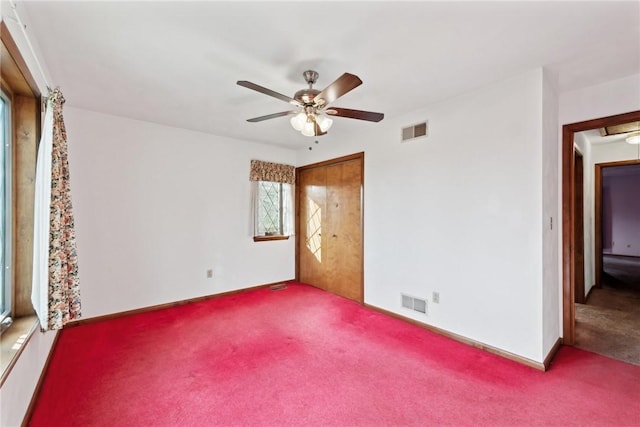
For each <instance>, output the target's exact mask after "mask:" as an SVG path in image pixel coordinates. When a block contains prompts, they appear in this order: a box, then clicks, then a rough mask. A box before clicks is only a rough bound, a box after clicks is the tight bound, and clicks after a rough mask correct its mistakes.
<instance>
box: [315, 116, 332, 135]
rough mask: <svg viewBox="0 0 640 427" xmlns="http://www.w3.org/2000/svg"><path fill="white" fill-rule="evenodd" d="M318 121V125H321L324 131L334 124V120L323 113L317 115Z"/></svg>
mask: <svg viewBox="0 0 640 427" xmlns="http://www.w3.org/2000/svg"><path fill="white" fill-rule="evenodd" d="M316 121H317V122H318V126H320V130H321V131H322V132H326V131H328V130H329V128H330V127H331V125H332V124H333V120H331V119H330V118H329V117H326V116H323V115H318V116H316Z"/></svg>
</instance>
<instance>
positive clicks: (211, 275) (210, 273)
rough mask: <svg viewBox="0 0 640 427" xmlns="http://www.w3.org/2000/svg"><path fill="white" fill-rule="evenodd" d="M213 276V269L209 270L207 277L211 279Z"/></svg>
mask: <svg viewBox="0 0 640 427" xmlns="http://www.w3.org/2000/svg"><path fill="white" fill-rule="evenodd" d="M212 277H213V270H211V269H209V270H207V279H211V278H212Z"/></svg>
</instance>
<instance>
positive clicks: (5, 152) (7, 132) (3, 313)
mask: <svg viewBox="0 0 640 427" xmlns="http://www.w3.org/2000/svg"><path fill="white" fill-rule="evenodd" d="M0 126H1V127H2V128H1V129H0V145H1V146H2V147H1V149H0V223H1V224H2V228H1V229H0V268H2V271H0V285H1V290H0V332H1V331H3V330H4V329H5V328H7V327H9V326H10V325H11V322H12V320H11V293H12V292H11V290H12V288H13V281H12V280H11V276H12V274H11V128H10V126H11V104H10V101H9V97H7V96H6V95H5V93H4V92H0Z"/></svg>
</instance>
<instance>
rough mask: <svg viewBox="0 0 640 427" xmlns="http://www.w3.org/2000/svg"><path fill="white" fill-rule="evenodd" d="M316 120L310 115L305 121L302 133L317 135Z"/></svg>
mask: <svg viewBox="0 0 640 427" xmlns="http://www.w3.org/2000/svg"><path fill="white" fill-rule="evenodd" d="M314 124H315V122H314V120H313V117H311V116H309V117H308V118H307V121H306V122H305V123H304V126H302V131H301V132H302V134H303V135H304V136H315V135H316V132H315V128H314Z"/></svg>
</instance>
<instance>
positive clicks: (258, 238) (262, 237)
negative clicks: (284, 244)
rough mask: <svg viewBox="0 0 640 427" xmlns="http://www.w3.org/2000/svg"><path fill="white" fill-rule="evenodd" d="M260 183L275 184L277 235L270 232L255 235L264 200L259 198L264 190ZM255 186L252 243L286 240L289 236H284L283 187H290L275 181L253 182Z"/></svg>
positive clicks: (258, 226)
mask: <svg viewBox="0 0 640 427" xmlns="http://www.w3.org/2000/svg"><path fill="white" fill-rule="evenodd" d="M262 183H270V184H275V185H277V186H278V228H279V230H278V231H277V233H274V234H271V233H270V232H267V231H264V234H255V233H257V232H258V231H259V230H260V224H261V222H260V218H261V215H260V211H261V207H262V206H263V205H262V201H263V200H264V198H263V197H261V189H264V186H263V185H262ZM255 185H256V189H255V191H256V196H255V197H256V203H255V206H254V215H255V218H256V219H255V229H254V236H253V241H254V242H265V241H270V240H287V239H289V235H288V234H285V231H284V230H285V223H284V222H285V218H284V215H285V201H284V198H285V189H284V186H285V185H290V184H286V183H282V182H277V181H255ZM289 191H290V192H292V190H289Z"/></svg>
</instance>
